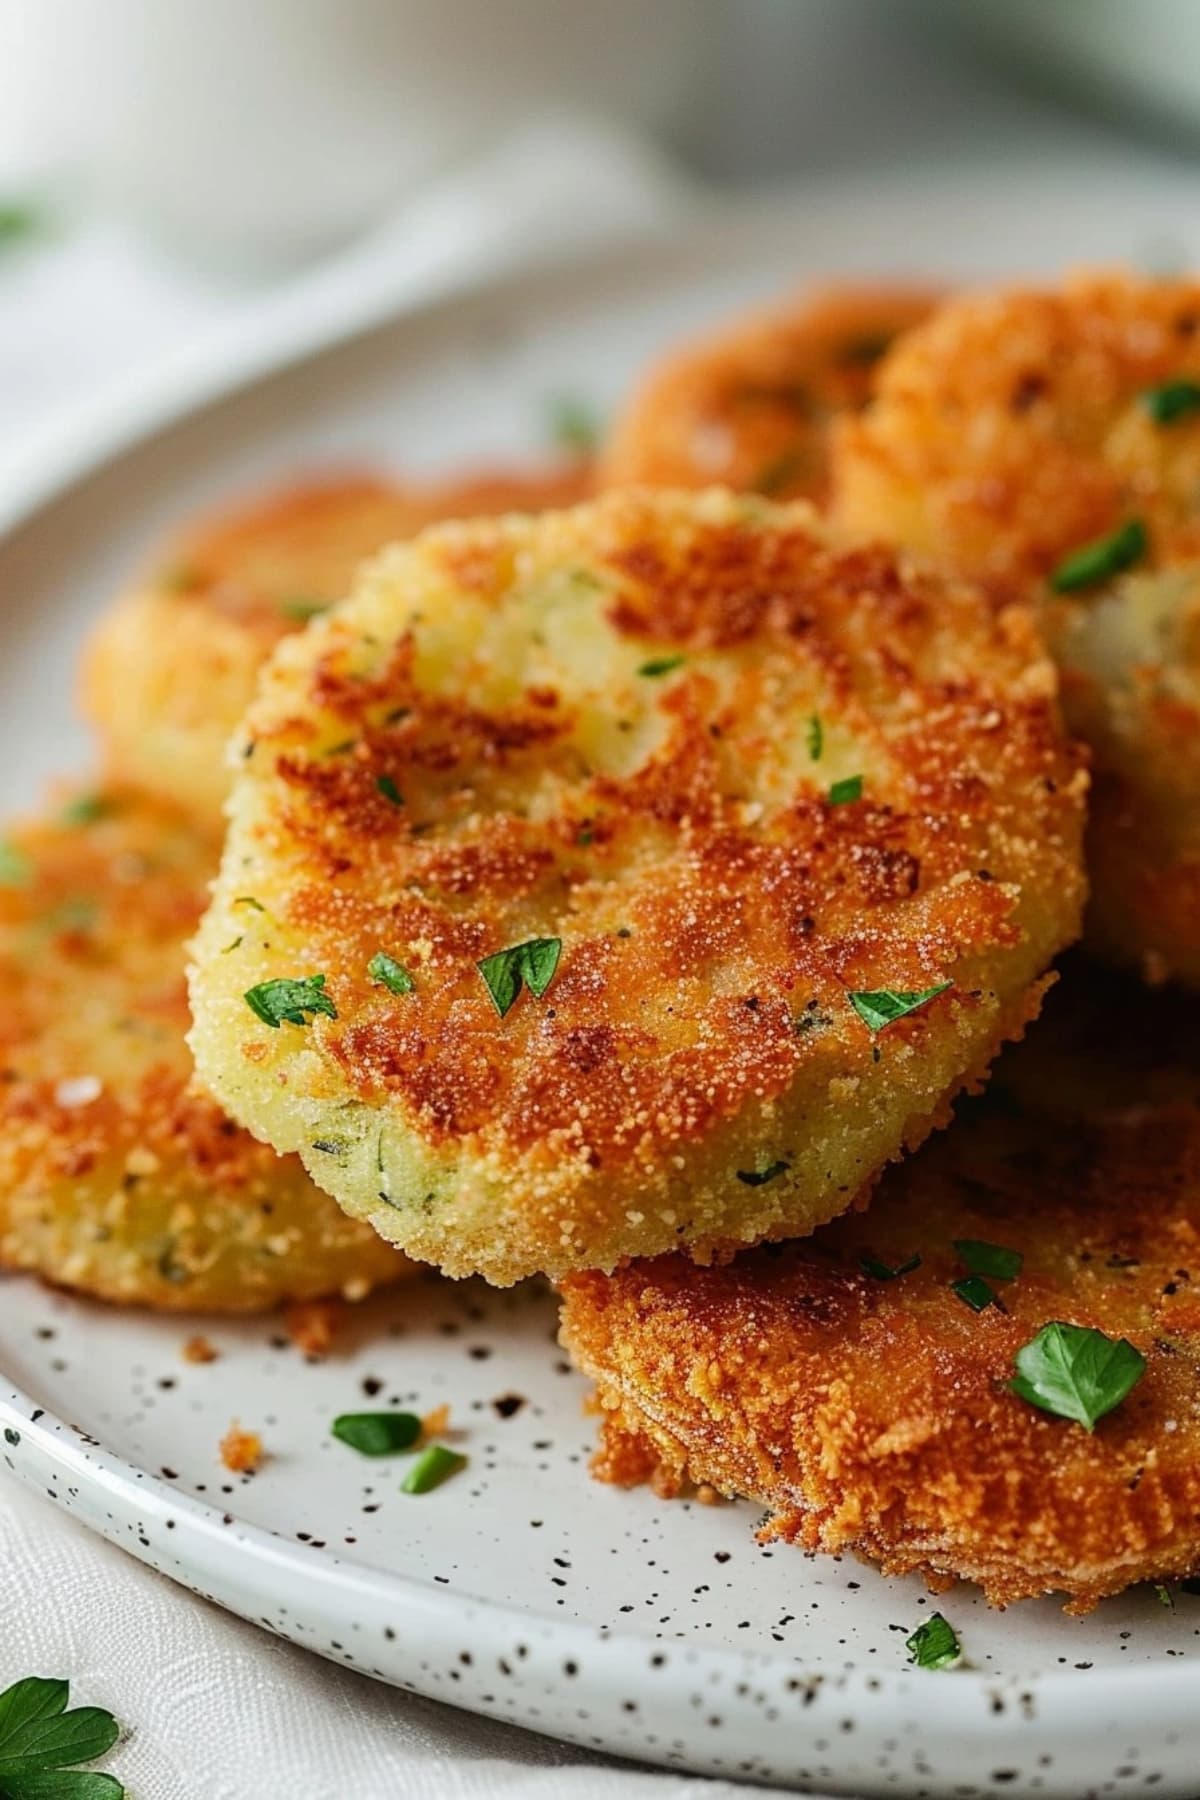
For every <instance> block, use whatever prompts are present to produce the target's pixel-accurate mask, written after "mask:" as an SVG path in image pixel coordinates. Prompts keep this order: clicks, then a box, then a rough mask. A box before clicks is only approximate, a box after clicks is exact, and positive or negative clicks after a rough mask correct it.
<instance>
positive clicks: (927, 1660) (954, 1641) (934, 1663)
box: [904, 1613, 962, 1669]
mask: <svg viewBox="0 0 1200 1800" xmlns="http://www.w3.org/2000/svg"><path fill="white" fill-rule="evenodd" d="M904 1648H905V1649H906V1650H907V1651H908V1660H909V1662H911V1663H915V1664H916V1665H917V1667H918V1669H948V1668H950V1666H951V1664H953V1663H956V1662H958V1661H959V1659H960V1657H961V1656H962V1645H961V1644H960V1643H959V1641H958V1634H957V1632H956V1631H955V1629H954V1627H953V1626H952V1625H951V1624H950V1623H949V1621H948V1620H946V1619H944V1618H943V1617H942V1615H941V1613H930V1615H929V1617H928V1618H927V1619H923V1620H922V1621H921V1623H920V1624H919V1625H918V1626H917V1629H916V1630H915V1631H914V1632H913V1634H912V1636H911V1637H910V1638H905V1640H904Z"/></svg>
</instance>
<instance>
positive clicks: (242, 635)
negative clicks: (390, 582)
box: [82, 464, 591, 822]
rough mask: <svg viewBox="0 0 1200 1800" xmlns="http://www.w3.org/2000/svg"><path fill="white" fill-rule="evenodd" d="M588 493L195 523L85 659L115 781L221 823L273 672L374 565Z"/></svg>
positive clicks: (366, 497)
mask: <svg viewBox="0 0 1200 1800" xmlns="http://www.w3.org/2000/svg"><path fill="white" fill-rule="evenodd" d="M590 485H591V476H590V472H589V470H588V469H587V467H586V465H584V464H567V465H564V466H563V467H561V468H558V469H553V470H543V471H540V472H538V471H533V472H530V473H528V474H521V473H510V472H505V471H500V470H497V471H490V472H489V471H481V472H480V473H478V474H476V475H470V476H464V477H462V478H460V479H457V480H454V481H446V482H440V483H428V484H425V485H419V484H416V483H405V484H403V485H401V484H399V483H396V482H391V481H385V480H383V479H381V478H380V477H378V476H374V475H361V476H344V477H341V478H339V479H326V480H308V481H300V482H296V483H293V484H291V485H290V486H288V487H285V488H282V489H280V490H279V491H277V492H275V493H271V494H267V495H265V496H263V497H262V498H259V499H255V500H253V501H250V502H243V503H241V504H239V505H238V506H237V507H235V508H233V509H231V510H227V511H222V512H219V513H216V514H214V515H213V516H211V517H206V518H203V519H200V520H197V521H196V522H195V523H193V524H191V525H188V526H186V527H185V528H184V529H183V530H182V531H180V532H178V533H176V535H175V536H174V538H173V539H172V540H171V541H170V542H169V543H168V544H166V545H164V547H163V548H162V550H161V551H160V552H159V555H158V558H157V561H156V564H155V566H154V568H153V569H152V570H151V571H149V572H148V573H147V574H146V576H145V577H144V578H143V579H142V580H141V581H140V582H139V583H138V584H137V585H136V586H134V587H132V588H131V589H130V590H129V591H128V592H127V593H126V594H124V595H123V596H122V597H121V598H120V599H119V600H118V601H117V602H116V604H115V605H114V606H113V607H112V608H111V609H110V610H109V612H107V613H106V614H105V615H104V617H103V618H102V619H101V621H100V624H99V625H98V627H97V628H96V630H95V632H94V633H93V635H92V638H91V641H90V643H89V645H88V648H87V652H86V655H85V660H84V667H83V683H82V697H83V705H84V710H85V712H86V713H87V715H88V717H89V718H90V719H91V720H92V722H93V724H95V725H96V726H97V727H98V729H99V731H100V735H101V740H102V746H103V751H104V756H105V759H106V766H107V769H108V772H109V774H110V775H111V776H112V777H113V778H115V779H118V780H123V781H132V782H134V783H137V784H139V785H141V786H143V787H145V788H147V789H148V790H149V791H151V792H153V793H161V794H164V795H166V797H167V798H169V799H172V800H175V801H176V802H178V803H182V804H186V805H190V806H192V807H193V808H194V809H195V810H196V812H197V813H202V814H203V815H204V816H205V817H206V818H210V819H212V820H213V821H214V822H215V821H216V820H217V819H218V818H219V813H220V808H221V805H222V802H223V801H224V798H225V794H226V791H227V789H228V785H229V772H228V769H227V768H226V765H225V749H226V746H227V744H228V742H229V739H230V738H231V737H232V735H233V732H234V730H235V728H236V726H237V723H238V721H239V719H240V718H241V716H242V714H243V713H244V712H245V710H246V708H247V706H249V704H250V701H251V699H252V698H253V695H254V688H255V683H256V681H257V678H258V671H259V668H260V666H261V664H262V662H263V661H264V659H265V658H266V657H267V656H268V655H269V653H270V651H271V650H272V649H273V648H274V646H275V645H276V644H277V643H278V642H279V640H280V638H281V637H284V636H286V635H287V634H288V633H290V632H295V631H299V630H300V629H302V627H303V626H304V625H305V624H306V623H307V621H308V619H309V618H310V617H312V616H313V614H314V612H318V611H320V610H321V609H322V608H323V607H325V606H328V605H330V604H332V603H333V602H334V601H336V600H340V599H342V598H343V596H344V595H345V594H346V593H347V592H348V591H349V588H350V585H351V582H352V580H353V577H354V572H355V570H356V569H357V568H358V565H359V564H360V563H361V562H362V561H363V559H364V558H365V557H368V556H373V555H374V554H375V553H376V552H377V551H379V550H381V549H382V548H383V546H384V545H385V544H389V543H393V542H395V541H398V540H401V539H404V538H409V537H411V536H412V535H413V534H414V532H417V531H419V530H421V529H422V527H423V526H425V525H428V524H430V523H431V522H432V521H434V520H437V519H447V518H471V517H473V516H474V515H475V514H476V513H493V512H495V513H501V512H509V511H536V510H537V509H539V508H541V507H543V506H565V505H569V504H570V503H571V502H572V501H574V500H578V499H581V498H582V497H583V496H584V495H585V494H586V493H587V492H588V491H589V488H590Z"/></svg>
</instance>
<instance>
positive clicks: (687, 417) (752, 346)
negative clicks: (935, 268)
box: [600, 287, 933, 504]
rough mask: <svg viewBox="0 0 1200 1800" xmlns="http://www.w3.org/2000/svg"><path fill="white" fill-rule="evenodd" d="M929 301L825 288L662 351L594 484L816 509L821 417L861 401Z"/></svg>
mask: <svg viewBox="0 0 1200 1800" xmlns="http://www.w3.org/2000/svg"><path fill="white" fill-rule="evenodd" d="M932 304H933V297H932V295H931V294H930V293H928V292H924V291H921V290H918V289H915V288H886V287H880V288H870V287H862V288H857V287H850V288H830V289H828V290H825V291H823V292H818V293H815V294H805V295H803V296H801V297H799V298H797V299H795V300H793V301H792V302H790V303H789V304H788V305H786V306H782V307H776V308H773V309H772V310H771V311H769V312H759V313H754V314H752V315H751V316H750V317H749V318H744V319H739V320H737V321H736V322H735V323H734V324H732V325H726V326H724V327H722V329H721V330H719V331H718V332H716V333H715V334H713V335H711V336H707V337H704V338H701V339H699V340H698V341H697V342H695V343H691V344H687V345H686V346H685V347H684V348H683V349H681V350H676V351H673V352H670V353H669V354H668V355H667V356H666V357H664V358H663V360H662V362H661V363H658V364H656V365H655V366H654V367H653V368H652V369H651V370H650V373H649V374H648V375H647V377H646V379H645V380H644V381H643V382H642V384H641V386H640V387H639V388H638V389H637V390H636V392H635V393H634V395H633V398H632V400H631V401H630V402H629V404H628V406H627V407H626V408H625V410H624V412H623V413H622V414H621V415H620V416H619V417H618V419H617V422H616V426H615V428H614V430H613V433H612V438H611V441H610V443H609V445H608V448H607V451H606V452H605V454H604V456H603V458H602V461H601V466H600V478H601V480H602V481H603V482H604V483H605V484H606V485H607V486H610V487H620V486H622V485H624V484H626V483H637V482H647V483H649V484H650V485H651V486H654V487H708V486H710V485H711V484H712V483H714V482H720V483H722V484H723V485H724V486H726V487H731V488H739V489H748V490H751V491H754V492H757V493H762V494H769V495H770V496H771V497H772V498H774V499H777V500H796V499H806V500H813V501H816V502H817V503H818V504H820V503H821V502H823V501H824V499H825V495H826V490H827V487H828V477H829V431H830V425H831V422H832V420H833V419H834V418H835V417H836V416H837V415H838V414H839V413H842V412H846V411H850V412H857V411H858V409H859V407H861V406H862V405H863V404H864V403H865V401H866V399H867V397H868V394H869V392H870V387H871V377H872V373H873V371H874V368H875V365H876V363H877V362H878V361H879V358H880V357H881V356H882V355H883V353H884V352H885V351H886V350H887V348H888V347H889V345H890V344H891V343H892V341H893V339H894V338H896V337H897V336H898V335H899V333H900V332H902V331H907V330H908V329H909V327H910V326H912V325H915V324H916V323H917V321H918V320H919V319H922V318H924V316H925V315H926V313H927V312H928V311H929V309H930V306H931V305H932Z"/></svg>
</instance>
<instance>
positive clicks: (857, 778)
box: [829, 775, 863, 806]
mask: <svg viewBox="0 0 1200 1800" xmlns="http://www.w3.org/2000/svg"><path fill="white" fill-rule="evenodd" d="M862 790H863V778H862V776H861V775H847V776H845V777H844V778H843V779H842V780H841V781H835V782H833V783H832V785H831V786H830V789H829V804H830V806H846V805H847V804H848V803H849V802H850V801H851V800H861V799H862Z"/></svg>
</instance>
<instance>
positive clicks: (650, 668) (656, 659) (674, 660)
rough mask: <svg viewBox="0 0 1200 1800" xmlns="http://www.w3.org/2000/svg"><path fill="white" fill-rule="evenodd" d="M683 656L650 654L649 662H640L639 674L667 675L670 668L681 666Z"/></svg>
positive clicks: (683, 659)
mask: <svg viewBox="0 0 1200 1800" xmlns="http://www.w3.org/2000/svg"><path fill="white" fill-rule="evenodd" d="M684 661H685V658H684V657H682V656H652V657H651V658H650V661H649V662H644V663H642V665H641V667H640V668H639V669H638V674H639V675H669V674H670V673H671V670H672V669H678V668H681V667H682V665H683V663H684Z"/></svg>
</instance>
